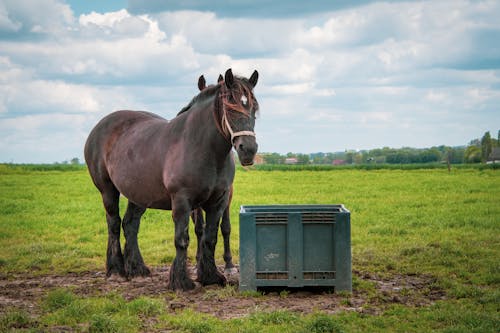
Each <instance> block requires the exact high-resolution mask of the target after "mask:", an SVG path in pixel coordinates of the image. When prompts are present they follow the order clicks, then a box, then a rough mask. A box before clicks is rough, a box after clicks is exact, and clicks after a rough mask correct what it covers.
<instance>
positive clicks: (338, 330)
mask: <svg viewBox="0 0 500 333" xmlns="http://www.w3.org/2000/svg"><path fill="white" fill-rule="evenodd" d="M304 332H309V333H343V332H344V329H343V328H342V326H341V325H340V323H339V322H338V321H337V320H336V319H335V317H334V316H331V315H326V314H322V313H319V314H315V315H313V316H312V317H311V318H310V319H309V320H307V322H306V324H305V327H304Z"/></svg>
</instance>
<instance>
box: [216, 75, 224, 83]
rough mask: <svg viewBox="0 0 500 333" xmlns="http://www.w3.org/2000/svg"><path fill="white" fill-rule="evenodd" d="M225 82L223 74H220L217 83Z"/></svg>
mask: <svg viewBox="0 0 500 333" xmlns="http://www.w3.org/2000/svg"><path fill="white" fill-rule="evenodd" d="M222 81H224V78H223V77H222V74H219V78H218V79H217V83H221V82H222Z"/></svg>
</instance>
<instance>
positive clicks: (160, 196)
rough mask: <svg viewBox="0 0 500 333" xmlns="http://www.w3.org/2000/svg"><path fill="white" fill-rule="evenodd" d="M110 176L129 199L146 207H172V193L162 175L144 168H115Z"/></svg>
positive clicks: (168, 208) (167, 208)
mask: <svg viewBox="0 0 500 333" xmlns="http://www.w3.org/2000/svg"><path fill="white" fill-rule="evenodd" d="M110 177H111V180H112V182H113V184H114V185H115V186H116V188H117V189H118V191H119V192H120V193H121V194H122V195H123V196H124V197H126V198H127V199H129V200H130V201H132V202H134V203H135V204H137V205H140V206H142V207H145V208H157V209H166V210H170V209H172V205H171V198H170V194H169V193H168V191H167V189H166V188H165V186H164V185H163V183H162V181H161V178H160V177H154V175H153V174H151V173H148V172H147V171H145V170H144V169H137V170H133V169H132V170H130V169H128V170H127V171H124V170H114V171H113V172H110Z"/></svg>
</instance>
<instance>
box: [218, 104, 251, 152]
mask: <svg viewBox="0 0 500 333" xmlns="http://www.w3.org/2000/svg"><path fill="white" fill-rule="evenodd" d="M226 112H227V111H226V110H225V108H224V111H223V112H222V121H223V123H224V125H226V129H227V131H228V132H229V135H231V144H234V139H235V138H236V137H238V136H253V137H255V132H253V131H239V132H234V131H233V129H232V128H231V125H230V124H229V120H227V116H226Z"/></svg>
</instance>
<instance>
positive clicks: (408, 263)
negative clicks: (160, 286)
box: [0, 165, 500, 332]
mask: <svg viewBox="0 0 500 333" xmlns="http://www.w3.org/2000/svg"><path fill="white" fill-rule="evenodd" d="M234 187H235V193H234V198H233V203H232V207H231V219H232V226H233V228H232V235H231V239H232V241H231V243H232V244H231V245H232V249H233V257H234V260H235V261H236V262H238V254H239V252H238V239H239V235H238V212H239V207H240V205H260V204H339V203H342V204H344V205H345V206H346V207H347V208H348V209H350V211H351V224H352V253H353V269H354V270H355V271H356V272H369V273H372V274H377V275H379V276H392V275H395V274H403V275H404V274H409V275H413V274H417V275H422V274H423V275H428V276H432V277H433V278H434V279H435V284H436V286H437V287H439V288H441V289H443V290H444V291H445V293H446V295H447V300H444V301H439V302H436V303H435V304H434V305H431V306H427V307H421V308H412V307H407V306H403V305H394V306H392V307H391V308H390V309H388V310H387V311H385V312H384V313H382V314H381V315H366V314H363V313H351V312H341V313H339V314H337V315H333V316H332V315H325V314H322V313H315V314H312V315H308V316H303V315H299V314H295V313H292V312H287V311H279V310H278V311H276V312H272V313H264V312H259V311H257V312H255V313H253V314H251V315H249V316H248V317H245V318H239V319H231V320H220V319H217V318H214V317H211V316H208V315H203V314H200V313H197V312H195V311H193V310H184V311H179V312H178V313H176V314H171V313H166V312H165V311H164V308H165V307H166V305H165V304H164V300H162V299H161V298H160V297H158V298H139V299H136V300H132V301H127V300H125V299H123V298H122V296H119V295H115V294H105V295H100V296H99V295H98V296H93V297H81V296H78V295H77V294H75V293H73V291H71V290H65V289H57V290H52V291H47V294H46V295H45V297H44V298H43V299H41V300H40V305H39V311H38V314H37V315H35V316H32V315H30V314H28V313H27V312H26V311H24V310H22V309H21V310H20V309H17V308H12V309H4V310H5V311H4V312H3V313H1V312H0V331H9V330H24V329H29V328H38V329H40V330H44V328H47V327H49V328H50V327H69V328H71V329H73V330H83V331H92V332H114V331H116V332H139V331H143V330H145V328H146V330H153V331H154V330H159V331H161V330H178V331H185V332H229V331H231V332H232V331H240V332H422V331H435V332H498V331H500V316H499V313H500V305H499V304H500V292H499V290H500V288H499V287H500V285H499V284H500V250H499V249H500V237H499V236H498V235H499V234H500V204H499V202H500V201H499V200H500V199H499V198H500V174H499V173H498V170H496V169H489V168H485V169H478V168H465V167H460V168H456V167H453V168H452V171H451V173H449V172H448V171H447V170H446V169H443V168H435V169H408V170H398V169H394V170H389V169H382V170H367V169H352V168H345V169H338V168H337V169H327V170H326V169H325V170H319V171H316V170H295V172H289V171H285V170H272V171H262V170H260V171H259V170H245V169H238V171H237V175H236V179H235V185H234ZM125 203H126V201H125V200H123V202H122V205H121V206H122V212H123V210H124V209H125ZM0 211H1V214H0V275H2V276H9V275H10V274H29V275H39V274H49V273H50V274H53V273H57V274H64V273H67V272H79V271H88V270H94V271H103V270H104V262H105V252H106V241H107V234H106V232H107V228H106V223H105V219H104V210H103V208H102V203H101V199H100V196H99V193H98V191H97V190H96V189H95V188H94V186H93V184H92V182H91V180H90V178H89V176H88V174H87V171H86V169H85V168H82V167H79V168H75V169H69V170H68V169H55V170H54V169H45V168H36V167H35V166H30V167H22V166H6V165H0ZM191 231H192V226H191ZM191 235H192V237H191V238H192V240H193V241H192V245H194V244H195V241H194V239H195V237H194V232H191ZM139 243H140V246H141V250H142V254H143V257H144V260H145V262H146V263H147V264H148V265H150V266H158V265H166V264H167V265H170V264H171V262H172V259H173V257H174V256H175V249H174V242H173V221H172V218H171V214H170V212H164V211H157V210H156V211H155V210H148V211H147V212H146V214H145V215H144V218H143V221H142V224H141V231H140V233H139ZM189 256H190V257H191V260H193V261H194V257H195V246H190V250H189ZM216 256H217V258H216V259H217V261H218V262H219V263H222V242H219V243H218V244H217V252H216ZM353 284H354V287H355V289H356V288H357V289H362V290H365V291H367V292H370V290H371V289H372V288H373V286H372V285H371V284H370V283H367V282H366V281H364V280H361V279H359V278H358V277H357V276H354V281H353ZM206 297H212V298H224V297H265V295H264V296H262V295H258V294H255V295H254V294H245V295H238V294H237V295H234V290H232V289H227V290H226V289H221V290H217V291H212V292H208V293H207V295H206ZM283 297H286V295H284V296H283ZM35 331H36V329H35Z"/></svg>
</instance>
